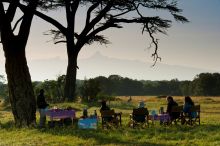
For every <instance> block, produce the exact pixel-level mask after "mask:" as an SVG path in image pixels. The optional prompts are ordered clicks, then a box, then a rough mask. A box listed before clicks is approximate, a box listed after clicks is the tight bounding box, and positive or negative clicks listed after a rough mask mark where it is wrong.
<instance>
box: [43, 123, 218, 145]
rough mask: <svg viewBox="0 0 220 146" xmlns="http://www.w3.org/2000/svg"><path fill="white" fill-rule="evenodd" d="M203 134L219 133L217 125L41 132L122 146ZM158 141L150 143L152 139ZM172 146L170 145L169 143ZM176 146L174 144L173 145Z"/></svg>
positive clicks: (65, 129)
mask: <svg viewBox="0 0 220 146" xmlns="http://www.w3.org/2000/svg"><path fill="white" fill-rule="evenodd" d="M201 131H202V132H203V136H209V134H210V131H211V132H212V133H219V132H220V129H219V125H212V124H206V125H200V126H194V127H190V126H173V127H149V128H146V129H131V128H128V127H122V128H119V129H108V130H103V129H101V128H100V127H99V129H98V130H81V129H78V128H76V127H74V128H68V127H63V128H62V127H60V128H58V127H56V128H54V129H44V130H42V131H41V132H43V133H48V134H52V135H57V136H76V137H79V138H81V139H84V140H88V139H95V141H96V144H97V145H104V144H113V145H124V146H133V145H135V146H146V145H149V146H151V145H154V146H164V145H167V144H166V143H165V144H158V143H160V141H159V140H160V139H161V140H163V142H166V141H173V140H174V141H181V140H183V139H188V140H194V139H195V136H197V135H198V136H199V134H198V132H201ZM186 133H190V134H192V135H194V136H192V137H188V136H185V135H186ZM155 137H156V139H158V140H157V141H155V142H154V141H152V139H155ZM198 139H199V137H198ZM169 145H171V146H172V144H170V143H169ZM173 145H176V144H173Z"/></svg>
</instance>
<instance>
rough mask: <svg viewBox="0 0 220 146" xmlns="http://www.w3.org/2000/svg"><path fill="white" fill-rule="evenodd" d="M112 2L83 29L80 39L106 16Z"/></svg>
mask: <svg viewBox="0 0 220 146" xmlns="http://www.w3.org/2000/svg"><path fill="white" fill-rule="evenodd" d="M112 4H113V3H112V1H109V2H108V3H107V4H106V6H105V8H103V9H102V10H101V11H100V12H99V14H98V15H97V16H96V17H95V18H94V19H93V20H92V21H91V22H90V23H88V24H87V25H86V26H85V28H84V29H83V31H82V32H81V34H80V37H82V38H83V37H85V36H86V35H87V34H88V33H89V31H91V29H92V28H94V26H95V25H96V24H97V23H98V22H99V21H100V20H101V19H102V18H103V17H104V16H105V15H106V13H107V12H108V11H109V10H110V9H111V7H112Z"/></svg>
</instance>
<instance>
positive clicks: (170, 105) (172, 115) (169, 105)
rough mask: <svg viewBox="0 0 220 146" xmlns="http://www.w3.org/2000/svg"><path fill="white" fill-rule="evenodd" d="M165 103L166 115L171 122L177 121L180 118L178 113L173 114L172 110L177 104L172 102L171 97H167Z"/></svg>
mask: <svg viewBox="0 0 220 146" xmlns="http://www.w3.org/2000/svg"><path fill="white" fill-rule="evenodd" d="M167 102H168V104H167V113H168V114H169V115H170V118H171V120H174V119H177V118H178V117H179V116H180V113H178V112H175V113H173V112H172V108H173V107H174V106H178V104H177V103H176V102H175V101H174V100H173V97H172V96H168V97H167Z"/></svg>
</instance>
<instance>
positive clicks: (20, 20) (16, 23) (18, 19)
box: [12, 16, 24, 32]
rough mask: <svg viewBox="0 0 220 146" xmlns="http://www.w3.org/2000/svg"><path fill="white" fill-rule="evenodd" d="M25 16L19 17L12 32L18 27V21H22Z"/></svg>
mask: <svg viewBox="0 0 220 146" xmlns="http://www.w3.org/2000/svg"><path fill="white" fill-rule="evenodd" d="M23 17H24V16H22V17H21V18H19V19H18V20H17V22H16V23H15V25H14V27H13V29H12V32H14V31H15V29H16V27H17V25H18V23H19V22H21V20H22V19H23Z"/></svg>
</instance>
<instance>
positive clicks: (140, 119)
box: [133, 101, 149, 122]
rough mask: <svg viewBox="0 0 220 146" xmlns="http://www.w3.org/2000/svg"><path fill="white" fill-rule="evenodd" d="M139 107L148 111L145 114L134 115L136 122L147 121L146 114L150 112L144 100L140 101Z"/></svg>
mask: <svg viewBox="0 0 220 146" xmlns="http://www.w3.org/2000/svg"><path fill="white" fill-rule="evenodd" d="M138 109H143V110H144V111H146V114H144V115H135V116H134V117H133V119H134V120H135V121H136V122H145V119H146V116H147V115H148V114H149V112H148V109H147V108H146V107H145V103H144V101H140V102H139V105H138Z"/></svg>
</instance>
